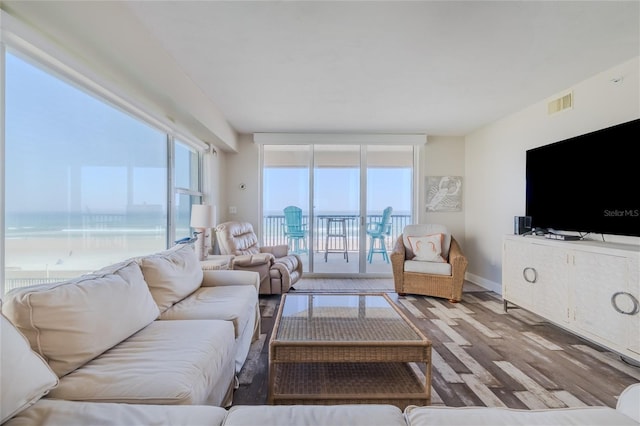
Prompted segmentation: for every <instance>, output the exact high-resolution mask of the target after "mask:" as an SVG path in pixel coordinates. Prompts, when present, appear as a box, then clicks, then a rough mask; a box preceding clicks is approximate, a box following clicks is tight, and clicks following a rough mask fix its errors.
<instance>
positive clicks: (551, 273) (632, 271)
mask: <svg viewBox="0 0 640 426" xmlns="http://www.w3.org/2000/svg"><path fill="white" fill-rule="evenodd" d="M502 253H503V257H502V297H503V299H504V307H505V311H506V310H508V308H509V307H510V305H511V304H513V305H517V306H519V307H521V308H524V309H527V310H529V311H531V312H533V313H535V314H537V315H540V316H541V317H543V318H546V319H548V320H549V321H551V322H553V323H555V324H557V325H559V326H561V327H563V328H565V329H567V330H569V331H571V332H574V333H576V334H578V335H580V336H581V337H584V338H586V339H588V340H590V341H592V342H594V343H596V344H599V345H602V346H604V347H606V348H609V349H611V350H613V351H615V352H617V353H619V354H621V355H623V356H625V357H627V358H630V359H633V360H635V361H637V362H640V312H639V311H640V304H639V302H638V301H639V300H640V276H639V270H640V247H638V246H632V245H626V244H610V243H600V242H596V241H557V240H549V239H546V238H544V237H536V236H526V237H523V236H519V235H508V236H505V238H504V242H503V252H502Z"/></svg>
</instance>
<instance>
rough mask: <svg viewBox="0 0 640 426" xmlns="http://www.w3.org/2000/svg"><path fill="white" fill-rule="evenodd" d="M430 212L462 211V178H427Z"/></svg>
mask: <svg viewBox="0 0 640 426" xmlns="http://www.w3.org/2000/svg"><path fill="white" fill-rule="evenodd" d="M425 180H426V182H425V187H426V190H427V194H426V195H427V197H426V200H427V201H426V210H427V211H428V212H459V211H462V176H427V177H426V178H425Z"/></svg>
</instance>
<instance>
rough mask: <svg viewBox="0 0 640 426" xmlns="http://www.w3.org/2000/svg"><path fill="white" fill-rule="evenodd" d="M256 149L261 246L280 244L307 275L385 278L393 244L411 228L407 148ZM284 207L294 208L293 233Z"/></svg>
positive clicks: (327, 146) (411, 149)
mask: <svg viewBox="0 0 640 426" xmlns="http://www.w3.org/2000/svg"><path fill="white" fill-rule="evenodd" d="M261 149H262V159H263V173H262V175H263V182H262V184H263V185H262V188H263V193H262V197H263V199H262V205H263V240H264V242H265V244H266V245H272V244H288V245H289V249H290V251H293V252H296V253H298V254H299V255H300V256H301V258H302V260H303V262H304V268H305V272H307V273H312V274H321V275H324V274H346V275H349V274H358V273H370V274H383V275H389V274H391V264H390V262H389V253H390V252H391V250H392V248H393V243H394V242H395V239H396V238H397V237H398V235H400V233H401V232H402V229H403V227H404V225H406V224H408V223H411V222H412V212H413V194H414V191H413V178H414V161H415V159H414V146H413V145H375V144H372V145H366V144H357V145H353V144H352V145H349V144H315V145H313V144H310V145H277V144H263V145H261ZM287 207H297V208H299V209H300V216H301V219H299V220H298V222H299V223H300V224H301V225H302V227H301V228H300V232H297V233H296V232H295V229H296V228H291V227H290V226H291V223H290V220H291V218H290V217H288V215H287V214H286V212H285V208H287ZM387 207H391V209H388V211H389V215H388V217H387V218H385V215H384V212H385V209H387ZM383 220H386V221H387V223H386V224H382V223H381V221H383ZM294 225H295V224H294ZM378 228H379V229H380V232H378V233H375V232H372V230H375V229H378ZM368 231H369V232H368ZM372 244H374V246H373V248H372Z"/></svg>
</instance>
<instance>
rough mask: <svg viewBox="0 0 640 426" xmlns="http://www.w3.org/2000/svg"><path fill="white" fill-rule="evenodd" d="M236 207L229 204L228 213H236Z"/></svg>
mask: <svg viewBox="0 0 640 426" xmlns="http://www.w3.org/2000/svg"><path fill="white" fill-rule="evenodd" d="M237 213H238V208H237V207H236V206H229V214H237Z"/></svg>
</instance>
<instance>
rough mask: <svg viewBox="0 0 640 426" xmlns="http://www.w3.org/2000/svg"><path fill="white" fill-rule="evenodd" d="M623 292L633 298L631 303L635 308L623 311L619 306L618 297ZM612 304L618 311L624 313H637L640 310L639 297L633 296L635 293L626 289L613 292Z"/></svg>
mask: <svg viewBox="0 0 640 426" xmlns="http://www.w3.org/2000/svg"><path fill="white" fill-rule="evenodd" d="M623 294H624V295H625V296H627V297H628V298H629V299H631V303H633V308H632V309H631V310H630V311H623V310H622V309H620V308H619V307H618V304H617V303H616V299H617V298H618V296H621V295H623ZM611 306H613V309H615V310H616V312H618V313H620V314H624V315H635V314H637V313H638V311H640V305H639V304H638V299H636V298H635V297H634V296H633V294H631V293H628V292H626V291H618V292H616V293H613V296H611Z"/></svg>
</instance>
